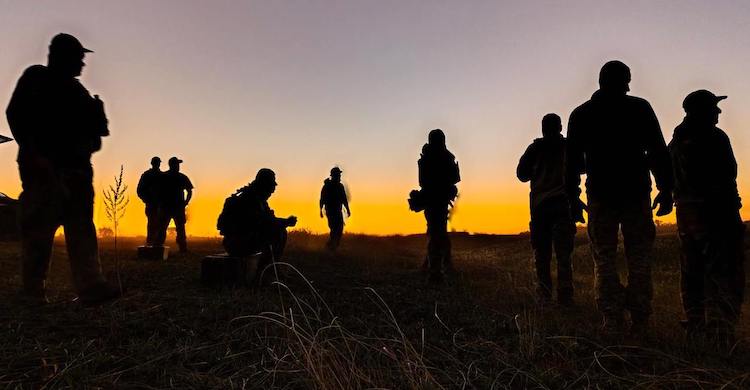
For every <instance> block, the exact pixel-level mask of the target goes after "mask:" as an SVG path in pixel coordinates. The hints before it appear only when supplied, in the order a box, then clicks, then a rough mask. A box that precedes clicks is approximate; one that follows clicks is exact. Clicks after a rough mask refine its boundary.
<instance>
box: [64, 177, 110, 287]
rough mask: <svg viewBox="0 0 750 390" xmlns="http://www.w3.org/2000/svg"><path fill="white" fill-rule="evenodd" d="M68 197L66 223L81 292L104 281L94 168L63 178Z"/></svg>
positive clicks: (75, 281) (66, 239) (74, 270)
mask: <svg viewBox="0 0 750 390" xmlns="http://www.w3.org/2000/svg"><path fill="white" fill-rule="evenodd" d="M64 179H65V180H64V184H65V185H66V188H67V190H68V191H67V193H68V194H69V198H68V199H66V202H65V212H64V220H63V227H64V228H65V243H66V246H67V248H68V257H69V258H70V267H71V273H72V275H73V285H74V286H75V288H76V290H77V291H78V292H81V291H83V290H85V289H86V288H88V287H91V286H92V285H95V284H100V283H103V282H104V281H105V280H104V276H103V275H102V267H101V263H100V262H99V248H98V244H97V239H96V228H95V226H94V220H93V219H94V188H93V186H92V179H93V173H92V172H91V170H90V169H89V170H74V171H72V172H69V173H68V175H66V177H65V178H64Z"/></svg>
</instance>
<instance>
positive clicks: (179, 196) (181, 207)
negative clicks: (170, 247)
mask: <svg viewBox="0 0 750 390" xmlns="http://www.w3.org/2000/svg"><path fill="white" fill-rule="evenodd" d="M181 163H182V160H180V159H179V158H177V157H172V158H170V159H169V162H168V164H169V170H168V171H166V172H164V173H163V176H162V181H163V183H162V187H161V191H162V195H161V204H160V205H159V210H160V211H159V213H160V214H161V216H160V217H159V219H160V221H161V226H160V229H159V238H158V240H157V242H156V244H157V245H159V246H161V245H164V241H165V240H166V238H167V228H168V227H169V222H170V221H172V220H174V227H175V230H176V232H177V246H179V247H180V253H186V252H187V236H186V234H185V222H186V218H185V207H187V205H188V204H189V203H190V199H192V198H193V183H191V182H190V179H188V177H187V176H185V174H183V173H181V172H180V164H181Z"/></svg>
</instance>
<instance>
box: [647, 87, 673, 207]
mask: <svg viewBox="0 0 750 390" xmlns="http://www.w3.org/2000/svg"><path fill="white" fill-rule="evenodd" d="M643 118H644V123H642V127H643V129H644V130H645V131H646V159H647V161H648V165H649V170H651V172H652V174H653V175H654V181H656V188H657V190H658V191H659V193H658V194H657V195H656V197H655V198H654V203H653V205H652V206H651V208H652V209H656V215H657V216H664V215H667V214H669V213H671V212H672V208H673V204H674V199H673V197H672V190H673V189H674V171H673V170H672V159H671V157H670V155H669V149H667V144H666V143H665V142H664V135H663V134H662V133H661V127H660V126H659V120H658V119H657V118H656V113H654V110H653V109H652V108H651V105H650V104H648V102H645V101H644V106H643Z"/></svg>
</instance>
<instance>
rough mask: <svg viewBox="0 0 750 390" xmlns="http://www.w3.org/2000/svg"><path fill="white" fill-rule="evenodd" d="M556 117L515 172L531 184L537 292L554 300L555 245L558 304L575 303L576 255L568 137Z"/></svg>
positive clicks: (547, 123)
mask: <svg viewBox="0 0 750 390" xmlns="http://www.w3.org/2000/svg"><path fill="white" fill-rule="evenodd" d="M561 132H562V123H561V121H560V117H559V116H557V115H556V114H547V115H545V116H544V118H543V119H542V136H543V137H542V138H537V139H535V140H534V143H532V144H531V145H529V147H528V148H527V149H526V152H525V153H524V154H523V156H521V160H520V161H519V162H518V169H517V170H516V173H517V176H518V179H519V180H521V181H522V182H527V181H531V194H530V209H531V224H530V228H531V246H532V248H533V249H534V260H535V266H536V274H537V282H538V283H539V285H538V288H537V292H538V294H539V297H540V299H542V300H543V301H549V300H550V299H551V298H552V277H551V275H550V263H551V261H552V245H553V243H554V248H555V255H556V257H557V301H558V302H559V303H561V304H563V305H570V304H572V303H573V271H572V269H571V265H570V255H571V253H572V252H573V240H574V238H575V233H576V227H575V222H573V219H572V218H571V217H570V203H569V202H568V196H567V194H566V192H565V172H564V167H565V138H564V137H563V136H562V134H560V133H561Z"/></svg>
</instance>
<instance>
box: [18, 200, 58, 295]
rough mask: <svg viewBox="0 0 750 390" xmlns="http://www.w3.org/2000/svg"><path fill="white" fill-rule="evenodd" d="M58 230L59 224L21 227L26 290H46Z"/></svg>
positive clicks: (22, 263)
mask: <svg viewBox="0 0 750 390" xmlns="http://www.w3.org/2000/svg"><path fill="white" fill-rule="evenodd" d="M21 207H23V206H21ZM56 230H57V226H34V227H26V228H22V229H21V265H22V272H21V273H22V279H23V288H24V290H26V291H29V292H34V291H43V290H44V288H45V281H46V280H47V273H48V272H49V265H50V260H51V258H52V245H53V241H54V238H55V231H56Z"/></svg>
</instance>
